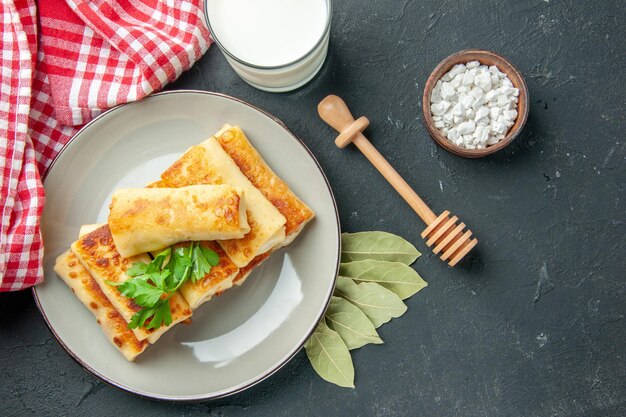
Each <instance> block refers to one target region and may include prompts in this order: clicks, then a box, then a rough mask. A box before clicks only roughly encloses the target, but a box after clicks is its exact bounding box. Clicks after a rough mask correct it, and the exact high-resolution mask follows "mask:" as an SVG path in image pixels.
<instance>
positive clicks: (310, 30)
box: [205, 0, 332, 92]
mask: <svg viewBox="0 0 626 417" xmlns="http://www.w3.org/2000/svg"><path fill="white" fill-rule="evenodd" d="M205 16H206V21H207V25H208V27H209V30H210V31H211V36H212V37H213V40H214V41H215V43H216V44H217V45H218V47H219V48H220V50H221V51H222V52H223V53H224V56H225V57H226V59H227V61H228V62H229V64H230V65H231V66H232V68H233V69H234V70H235V72H236V73H237V74H238V75H239V76H240V77H241V78H242V79H243V80H244V81H246V82H247V83H248V84H250V85H252V86H253V87H256V88H258V89H261V90H265V91H270V92H284V91H290V90H294V89H296V88H298V87H300V86H302V85H304V84H306V83H307V82H309V81H310V80H311V79H312V78H313V77H314V76H315V75H316V74H317V72H318V71H319V70H320V68H321V67H322V65H323V64H324V60H325V59H326V54H327V51H328V41H329V38H330V23H331V16H332V1H331V0H205Z"/></svg>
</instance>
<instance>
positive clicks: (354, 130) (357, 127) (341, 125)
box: [317, 95, 437, 225]
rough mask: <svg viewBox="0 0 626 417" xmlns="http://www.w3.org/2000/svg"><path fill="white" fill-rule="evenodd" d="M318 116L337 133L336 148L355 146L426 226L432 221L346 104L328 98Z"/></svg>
mask: <svg viewBox="0 0 626 417" xmlns="http://www.w3.org/2000/svg"><path fill="white" fill-rule="evenodd" d="M317 112H318V113H319V115H320V117H321V118H322V120H324V121H325V122H326V123H328V124H329V125H330V126H331V127H333V128H334V129H335V130H336V131H338V132H339V136H337V139H336V140H335V144H336V145H337V146H338V147H339V148H344V147H345V146H347V145H348V144H350V142H352V143H354V144H355V145H356V146H357V147H358V148H359V149H360V151H361V152H363V154H364V155H365V156H366V157H367V159H369V161H370V162H371V163H372V164H373V165H374V166H375V167H376V169H378V171H380V173H381V174H382V175H383V177H385V179H387V181H389V183H390V184H391V185H392V186H393V188H395V189H396V191H397V192H398V193H400V195H401V196H402V198H404V200H405V201H406V202H407V203H408V204H409V206H411V208H412V209H413V210H414V211H415V212H416V213H417V215H418V216H420V218H421V219H422V220H423V221H424V223H426V225H430V224H431V223H432V222H433V221H435V219H436V218H437V216H435V213H433V211H432V210H431V209H430V208H429V207H428V206H427V205H426V203H424V201H423V200H422V199H421V198H420V197H419V196H418V195H417V193H416V192H415V191H413V189H412V188H411V187H410V186H409V184H407V182H406V181H405V180H404V179H403V178H402V177H401V176H400V174H398V172H397V171H396V170H395V169H394V168H393V167H392V166H391V165H390V164H389V162H387V160H386V159H385V158H384V157H383V156H382V155H381V154H380V152H378V151H377V150H376V148H374V146H373V145H372V144H371V143H370V141H369V140H367V138H366V137H365V136H363V134H362V133H361V132H362V131H363V130H364V129H365V128H366V127H367V126H368V125H369V120H367V118H365V117H360V118H359V119H358V120H354V117H353V116H352V113H350V110H349V109H348V106H347V105H346V103H345V102H344V101H343V100H342V99H341V98H340V97H337V96H335V95H329V96H328V97H326V98H325V99H324V100H322V101H321V102H320V104H319V105H318V106H317Z"/></svg>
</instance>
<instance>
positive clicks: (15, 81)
mask: <svg viewBox="0 0 626 417" xmlns="http://www.w3.org/2000/svg"><path fill="white" fill-rule="evenodd" d="M0 15H1V16H2V23H1V25H2V26H1V27H2V43H1V45H2V62H1V65H2V73H1V74H0V93H1V94H0V96H1V97H0V187H1V188H0V193H1V194H0V210H1V211H2V227H1V229H0V291H15V290H20V289H23V288H27V287H30V286H32V285H35V284H37V283H39V282H40V281H41V280H42V279H43V272H42V266H41V262H42V257H43V242H42V240H41V233H40V229H39V220H40V216H41V212H42V208H43V204H44V191H43V187H42V184H41V176H42V175H43V173H44V172H45V170H46V168H47V167H48V165H49V164H50V162H51V161H52V160H53V159H54V157H55V156H56V154H57V153H58V152H59V150H60V149H61V147H63V145H65V143H67V141H68V140H69V138H70V137H71V136H72V135H73V134H74V133H75V132H76V130H77V128H78V127H80V125H82V124H84V123H86V122H88V121H89V120H91V119H92V118H93V117H95V116H97V115H98V114H100V113H102V112H103V111H104V110H106V109H108V108H110V107H113V106H115V105H117V104H121V103H126V102H129V101H135V100H139V99H141V98H143V97H145V96H147V95H148V94H150V93H152V92H154V91H157V90H160V89H161V88H163V86H165V85H166V84H167V83H168V82H170V81H173V80H175V79H176V78H177V77H178V76H179V75H180V74H181V73H182V72H183V71H185V70H187V69H188V68H190V67H191V65H193V63H194V62H195V61H197V60H198V59H199V58H200V57H201V56H202V54H203V53H204V52H206V50H207V49H208V47H209V45H210V42H211V41H210V38H209V32H208V30H207V28H206V25H205V23H204V19H203V16H202V0H116V1H112V0H91V1H89V0H45V1H39V2H38V5H37V6H36V3H35V1H34V0H3V1H2V3H0ZM38 20H39V23H40V25H39V28H38V26H37V21H38ZM38 32H39V33H38Z"/></svg>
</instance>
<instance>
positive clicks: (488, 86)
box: [430, 61, 519, 149]
mask: <svg viewBox="0 0 626 417" xmlns="http://www.w3.org/2000/svg"><path fill="white" fill-rule="evenodd" d="M518 97H519V90H518V89H517V88H515V87H514V85H513V83H512V82H511V80H510V79H509V78H508V77H507V76H506V74H504V73H503V72H502V71H500V69H499V68H498V67H497V66H495V65H492V66H489V67H487V66H486V65H481V64H480V63H479V62H478V61H470V62H468V63H466V64H457V65H455V66H454V67H452V69H450V71H448V72H447V73H446V74H444V75H443V76H442V77H441V79H440V80H438V81H437V82H436V83H435V87H434V88H433V91H432V94H431V99H430V101H431V113H432V115H433V120H434V122H435V126H436V127H437V129H439V130H440V131H441V133H442V134H443V135H444V136H445V137H447V138H448V140H449V141H450V142H452V143H454V144H456V145H458V146H461V147H464V148H466V149H483V148H485V147H487V146H489V145H495V144H496V143H498V142H499V141H500V140H502V139H504V137H505V136H506V133H507V132H508V130H509V129H510V127H511V126H512V125H513V124H514V123H515V119H517V116H518V114H517V103H518V101H519V98H518Z"/></svg>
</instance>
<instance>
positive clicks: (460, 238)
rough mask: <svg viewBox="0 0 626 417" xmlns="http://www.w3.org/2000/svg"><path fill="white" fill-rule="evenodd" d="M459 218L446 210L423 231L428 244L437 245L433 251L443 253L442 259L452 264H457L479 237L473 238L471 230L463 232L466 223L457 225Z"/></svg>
mask: <svg viewBox="0 0 626 417" xmlns="http://www.w3.org/2000/svg"><path fill="white" fill-rule="evenodd" d="M458 220H459V219H458V217H456V216H452V217H450V212H449V211H447V210H446V211H444V212H443V213H441V214H440V215H439V217H437V218H436V219H435V220H434V221H433V222H432V223H431V224H429V225H428V227H427V228H426V229H425V230H424V231H423V232H422V238H424V239H425V240H426V244H427V245H428V246H433V245H435V247H434V248H433V252H434V253H435V254H439V253H441V255H440V256H441V260H442V261H448V264H449V265H450V266H454V265H456V264H457V263H458V262H459V261H460V260H461V259H463V257H464V256H465V255H467V254H468V253H469V251H470V250H472V248H473V247H474V246H476V244H477V243H478V239H476V238H472V232H471V230H466V231H465V232H463V229H465V223H460V224H458V225H457V221H458Z"/></svg>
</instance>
